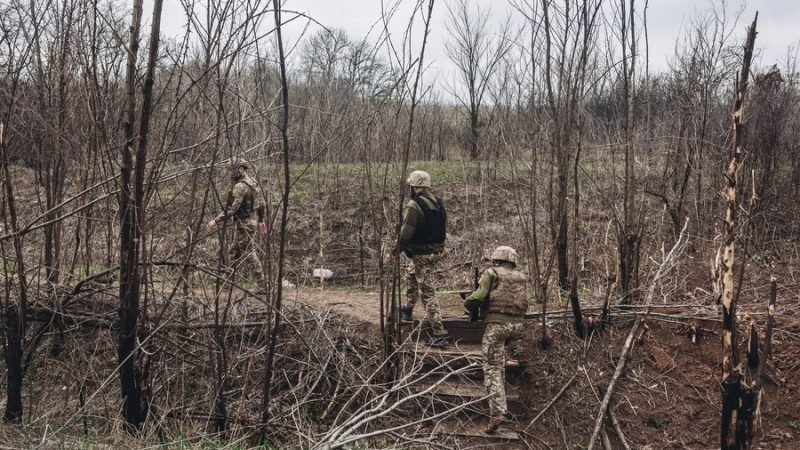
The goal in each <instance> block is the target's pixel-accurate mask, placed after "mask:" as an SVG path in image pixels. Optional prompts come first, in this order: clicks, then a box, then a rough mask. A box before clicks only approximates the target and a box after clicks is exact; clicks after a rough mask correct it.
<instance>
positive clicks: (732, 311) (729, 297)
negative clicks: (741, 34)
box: [716, 13, 758, 450]
mask: <svg viewBox="0 0 800 450" xmlns="http://www.w3.org/2000/svg"><path fill="white" fill-rule="evenodd" d="M757 20H758V14H757V13H756V18H755V19H754V20H753V23H752V24H751V25H750V27H749V29H748V33H747V41H746V43H745V47H744V61H743V63H742V70H741V73H740V75H739V76H738V79H737V83H736V102H735V104H734V110H733V148H732V152H731V160H730V164H729V165H728V171H727V173H726V176H725V178H726V180H727V186H726V187H725V203H726V211H725V224H724V227H725V234H724V236H725V237H724V239H725V240H724V242H723V247H722V256H721V259H720V258H719V257H718V268H717V277H718V278H717V280H716V282H717V286H718V292H719V294H720V298H719V302H720V304H721V306H722V377H721V382H722V423H721V427H720V431H721V433H720V448H721V449H723V450H733V449H742V448H746V447H747V439H746V437H747V434H748V433H747V431H748V430H749V429H751V428H752V417H753V409H754V408H753V407H754V400H753V398H754V396H753V392H752V389H747V388H746V386H743V381H744V380H743V371H742V367H741V366H740V363H739V357H738V353H737V348H738V346H737V344H736V299H735V295H734V282H733V263H734V243H735V241H736V235H735V232H736V208H737V205H736V189H737V185H736V180H737V172H738V170H739V165H740V164H741V161H742V141H743V132H744V125H743V123H742V121H743V119H744V99H745V95H746V93H747V80H748V77H749V75H750V61H751V59H752V57H753V45H754V43H755V38H756V21H757Z"/></svg>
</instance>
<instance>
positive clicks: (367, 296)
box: [283, 287, 464, 326]
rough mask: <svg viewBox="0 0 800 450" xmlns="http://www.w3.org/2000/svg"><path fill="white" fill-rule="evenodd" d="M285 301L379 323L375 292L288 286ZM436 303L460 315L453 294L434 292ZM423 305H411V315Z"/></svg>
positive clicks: (445, 311)
mask: <svg viewBox="0 0 800 450" xmlns="http://www.w3.org/2000/svg"><path fill="white" fill-rule="evenodd" d="M283 295H284V299H285V301H286V302H287V303H288V304H292V303H294V304H296V305H308V306H310V307H313V308H315V309H317V310H326V309H330V310H332V311H335V312H339V313H342V314H345V315H348V316H350V317H353V318H354V319H356V320H358V321H360V322H363V323H370V324H375V325H376V326H377V325H378V324H379V317H380V297H379V295H378V292H360V291H350V290H341V289H338V288H334V289H325V290H319V289H315V288H305V287H300V288H289V289H284V291H283ZM437 298H438V299H439V305H440V307H441V309H442V315H443V316H444V318H445V319H455V318H461V317H463V314H464V313H463V307H462V306H461V305H462V303H461V299H460V298H459V297H458V296H457V295H455V294H442V295H438V296H437ZM424 314H425V308H424V307H423V306H422V304H421V303H420V304H418V305H417V307H415V308H414V318H416V319H422V318H423V317H424Z"/></svg>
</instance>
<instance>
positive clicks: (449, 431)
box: [434, 421, 519, 441]
mask: <svg viewBox="0 0 800 450" xmlns="http://www.w3.org/2000/svg"><path fill="white" fill-rule="evenodd" d="M484 426H485V423H482V422H481V421H479V422H468V423H464V422H449V421H448V422H442V423H440V424H439V425H438V426H437V427H436V430H435V431H434V432H435V433H436V434H440V435H447V436H464V437H471V438H483V439H498V440H511V441H517V440H519V434H517V432H516V431H514V430H513V429H512V428H511V424H503V425H502V426H501V427H500V428H498V429H497V431H495V432H494V433H492V434H486V433H484V432H483V427H484Z"/></svg>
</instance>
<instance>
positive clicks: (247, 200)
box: [228, 178, 256, 221]
mask: <svg viewBox="0 0 800 450" xmlns="http://www.w3.org/2000/svg"><path fill="white" fill-rule="evenodd" d="M236 183H244V184H245V185H247V187H248V188H249V189H247V191H246V192H245V194H244V198H243V199H242V203H240V204H239V209H237V210H236V211H234V213H233V218H234V219H235V220H240V221H243V220H247V219H249V218H250V216H251V215H252V214H253V205H254V204H255V200H256V195H255V188H254V187H253V186H252V185H251V184H250V183H248V182H247V179H246V178H242V179H241V180H239V181H237V182H236ZM234 186H235V185H234ZM232 202H233V190H231V192H229V193H228V206H229V207H230V205H231V203H232Z"/></svg>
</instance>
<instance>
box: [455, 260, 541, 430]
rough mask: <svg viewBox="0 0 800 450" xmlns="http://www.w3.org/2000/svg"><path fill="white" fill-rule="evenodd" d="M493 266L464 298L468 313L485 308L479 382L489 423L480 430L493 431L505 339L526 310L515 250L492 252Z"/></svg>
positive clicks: (500, 412) (498, 416)
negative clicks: (481, 376) (486, 396)
mask: <svg viewBox="0 0 800 450" xmlns="http://www.w3.org/2000/svg"><path fill="white" fill-rule="evenodd" d="M492 264H493V267H492V268H490V269H487V270H486V271H485V272H484V273H483V275H482V276H481V280H480V284H479V286H478V288H477V289H476V290H475V291H474V292H473V293H471V294H470V295H469V296H468V297H467V298H466V299H465V300H464V307H465V308H466V309H467V310H469V311H470V313H472V314H471V316H472V317H476V314H475V313H474V312H475V310H476V309H478V308H481V307H482V308H481V309H482V310H483V311H484V312H485V318H484V320H485V321H486V330H485V331H484V333H483V342H482V347H483V384H484V385H485V386H486V390H487V393H488V394H489V423H488V424H487V425H486V429H485V430H484V431H485V432H486V433H494V432H495V431H496V430H497V428H498V427H499V426H500V425H501V424H502V423H503V420H505V415H506V413H507V412H508V405H507V404H506V382H505V378H506V374H505V371H506V370H505V365H506V341H507V340H509V339H511V338H512V337H514V336H515V335H516V334H517V333H519V331H520V330H521V329H522V319H523V318H524V317H525V312H526V311H527V310H528V300H527V297H526V295H525V282H526V278H525V275H523V273H522V272H520V271H518V270H517V269H516V267H517V252H516V251H515V250H514V249H513V248H511V247H508V246H505V245H503V246H500V247H497V248H496V249H495V250H494V252H492Z"/></svg>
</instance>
